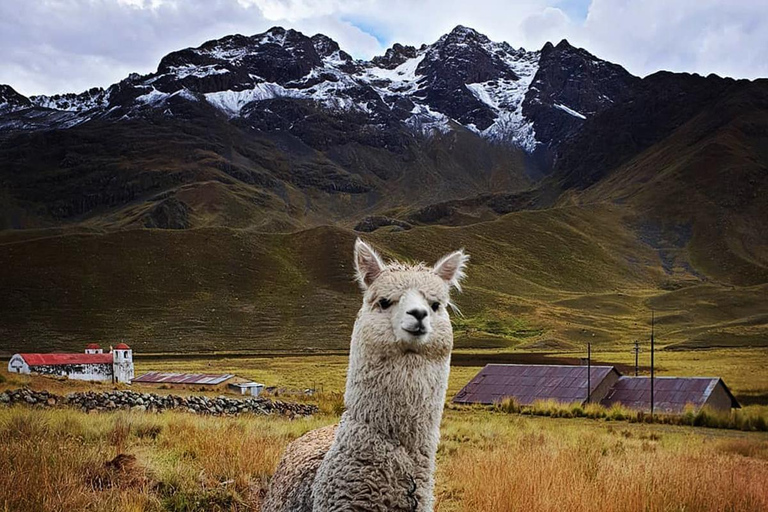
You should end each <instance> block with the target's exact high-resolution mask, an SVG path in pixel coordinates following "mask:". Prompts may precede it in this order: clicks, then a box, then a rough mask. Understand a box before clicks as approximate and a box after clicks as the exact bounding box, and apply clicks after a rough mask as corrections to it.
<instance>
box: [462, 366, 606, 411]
mask: <svg viewBox="0 0 768 512" xmlns="http://www.w3.org/2000/svg"><path fill="white" fill-rule="evenodd" d="M620 376H621V374H620V373H619V372H618V370H616V368H614V367H613V366H592V367H591V370H590V372H589V379H587V367H586V366H569V365H536V364H489V365H486V366H485V368H483V369H482V370H480V373H478V374H477V375H475V377H474V378H473V379H472V380H471V381H469V383H468V384H467V385H466V386H464V388H463V389H462V390H461V391H459V393H458V394H457V395H456V397H455V398H454V399H453V401H454V402H455V403H459V404H493V403H496V402H499V401H501V400H503V399H504V398H507V397H514V398H515V399H516V400H517V401H518V402H519V403H521V404H524V405H529V404H532V403H533V402H535V401H537V400H556V401H558V402H564V403H573V402H580V403H584V402H586V401H587V396H589V399H590V400H591V401H600V400H602V399H603V397H605V395H606V394H607V393H608V390H609V389H610V388H611V386H612V385H613V384H614V383H615V382H616V381H617V380H619V377H620ZM587 381H589V387H590V391H589V394H588V393H587Z"/></svg>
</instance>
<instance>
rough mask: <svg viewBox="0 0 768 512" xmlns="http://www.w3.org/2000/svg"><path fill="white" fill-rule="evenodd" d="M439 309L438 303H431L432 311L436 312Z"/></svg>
mask: <svg viewBox="0 0 768 512" xmlns="http://www.w3.org/2000/svg"><path fill="white" fill-rule="evenodd" d="M438 309H440V303H439V302H433V303H432V311H437V310H438Z"/></svg>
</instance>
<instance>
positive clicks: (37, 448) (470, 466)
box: [0, 348, 768, 512]
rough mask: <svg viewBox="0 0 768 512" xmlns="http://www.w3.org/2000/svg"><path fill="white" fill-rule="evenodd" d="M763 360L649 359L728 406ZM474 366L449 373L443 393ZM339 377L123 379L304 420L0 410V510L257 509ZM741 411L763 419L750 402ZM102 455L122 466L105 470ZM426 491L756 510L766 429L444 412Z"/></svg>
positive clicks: (448, 508) (250, 373) (272, 361)
mask: <svg viewBox="0 0 768 512" xmlns="http://www.w3.org/2000/svg"><path fill="white" fill-rule="evenodd" d="M766 352H768V350H767V349H764V348H763V349H759V348H758V349H739V350H704V351H669V352H667V351H663V352H661V353H659V354H658V359H657V360H658V361H659V371H660V374H662V375H664V374H679V375H702V374H717V375H720V376H722V377H723V378H724V379H725V381H726V382H727V383H728V384H729V385H730V386H731V388H732V389H733V391H734V393H735V394H736V395H737V397H740V398H741V399H742V400H744V397H747V396H756V397H764V396H765V393H766V391H768V375H766V372H765V371H764V370H763V368H764V361H766V360H768V353H766ZM462 355H464V356H465V357H464V358H462V357H461V356H462ZM514 355H515V352H514V351H509V350H506V351H505V350H487V351H471V352H468V351H467V352H465V351H461V350H459V351H457V354H456V357H455V360H456V361H462V360H464V361H474V360H478V361H479V360H481V359H482V360H488V361H492V360H494V358H500V357H503V358H509V357H510V356H514ZM518 355H519V354H518ZM578 355H579V354H578V353H560V354H557V357H571V358H572V357H578ZM470 356H471V357H470ZM549 356H550V357H553V355H552V354H549ZM595 357H596V358H598V359H599V360H600V361H605V362H630V359H629V358H630V357H631V354H627V353H626V352H625V351H616V352H612V351H607V352H597V354H595ZM478 358H479V359H478ZM479 368H480V366H473V365H469V366H454V367H453V368H452V372H451V378H450V385H449V398H450V396H452V395H453V394H454V393H455V392H456V391H458V390H459V389H460V388H461V386H463V385H464V384H465V383H466V381H467V380H468V379H469V378H471V376H473V375H474V374H475V372H476V371H477V370H478V369H479ZM345 369H346V356H344V355H341V354H330V355H315V356H301V357H299V356H292V357H270V358H267V357H263V358H242V357H230V358H226V357H223V358H214V359H210V360H204V359H190V358H177V359H147V360H139V362H138V365H137V371H138V372H143V371H148V370H174V371H207V372H222V371H225V372H232V373H237V374H239V375H243V376H246V377H250V378H253V379H256V380H259V381H262V382H264V383H266V384H267V385H274V386H277V387H278V388H286V389H303V388H306V387H318V388H321V389H322V390H323V391H322V392H321V393H319V394H318V395H316V396H315V397H310V398H305V400H313V401H316V402H318V403H319V405H320V406H321V410H322V411H323V412H322V413H321V414H319V415H318V416H317V417H315V418H311V419H300V420H293V421H291V420H288V419H284V418H264V417H253V416H241V417H237V418H210V417H200V416H195V415H190V414H186V413H177V412H165V413H162V414H147V413H135V412H130V411H128V412H126V411H121V412H114V413H99V414H85V413H82V412H79V411H74V410H39V409H29V408H25V407H18V406H17V407H13V408H0V510H4V511H16V510H25V511H26V510H30V511H56V510H81V509H88V510H95V511H118V510H119V511H161V510H172V511H204V510H205V511H217V510H258V503H259V501H260V499H261V497H262V495H263V492H264V489H265V488H266V486H267V485H268V481H269V477H270V475H271V473H272V471H273V470H274V467H275V465H276V464H277V461H278V459H279V457H280V454H281V452H282V450H283V449H284V447H285V446H286V445H287V443H289V442H290V441H291V440H292V439H295V438H296V437H298V436H300V435H301V434H303V433H304V432H306V431H308V430H310V429H313V428H317V427H319V426H322V425H326V424H329V423H333V422H336V421H338V408H336V407H335V405H336V404H338V401H339V399H340V392H341V391H342V390H343V386H344V374H345ZM3 376H4V378H5V382H2V383H0V390H2V389H7V388H14V387H19V386H29V387H32V388H35V389H48V390H50V391H53V392H56V393H60V394H64V393H67V392H69V391H74V390H82V389H86V388H88V389H93V388H94V387H95V388H105V389H109V388H111V387H112V386H111V385H107V384H101V385H98V384H90V383H83V382H70V381H60V380H53V379H48V378H42V377H34V376H31V377H30V376H16V375H8V374H7V373H4V372H3ZM134 388H139V386H134ZM142 389H146V390H149V389H150V388H142ZM157 392H160V393H188V392H189V391H182V390H174V389H160V390H157ZM748 409H749V410H750V411H759V412H761V413H768V410H766V407H765V406H761V405H749V406H748ZM118 454H128V455H130V456H132V457H135V459H133V458H131V457H129V458H128V459H125V460H124V461H123V462H121V463H112V464H110V463H109V461H113V460H114V459H115V457H116V456H117V455H118ZM436 496H437V508H436V510H437V511H439V512H463V511H467V512H469V511H478V510H483V511H513V510H527V511H532V512H543V511H546V512H549V511H552V512H554V511H559V510H568V511H575V512H580V511H587V510H589V511H598V512H602V511H605V512H624V511H626V512H641V511H642V512H646V511H659V512H662V511H683V510H696V511H703V512H709V511H713V512H714V511H736V512H740V511H744V512H747V511H749V512H751V511H756V510H766V509H768V434H766V433H764V432H740V431H732V430H718V429H703V428H697V427H681V426H671V425H647V424H637V423H627V422H623V421H606V420H592V419H579V418H577V419H562V418H545V417H535V416H533V417H532V416H521V415H517V414H508V413H504V412H498V411H494V410H491V409H489V408H481V407H477V408H466V407H455V406H452V405H448V406H447V408H446V413H445V416H444V421H443V425H442V442H441V445H440V449H439V452H438V470H437V488H436Z"/></svg>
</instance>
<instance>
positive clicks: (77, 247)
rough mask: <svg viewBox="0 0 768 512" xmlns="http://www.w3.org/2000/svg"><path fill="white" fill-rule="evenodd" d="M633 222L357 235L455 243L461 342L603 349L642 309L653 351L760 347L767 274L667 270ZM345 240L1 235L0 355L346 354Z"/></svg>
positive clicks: (392, 243)
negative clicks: (464, 264) (738, 278)
mask: <svg viewBox="0 0 768 512" xmlns="http://www.w3.org/2000/svg"><path fill="white" fill-rule="evenodd" d="M638 230H639V228H637V227H636V226H635V225H634V224H633V217H632V212H631V211H630V210H627V209H623V208H621V207H619V206H616V205H588V206H579V207H562V208H553V209H550V210H543V211H521V212H515V213H511V214H509V215H505V216H503V217H500V218H498V219H495V220H492V221H488V222H482V223H478V224H473V225H469V226H458V227H445V226H421V227H416V228H414V229H411V230H408V231H403V232H390V231H387V230H386V229H382V230H378V231H376V232H375V233H371V234H366V235H364V238H366V239H367V240H369V241H371V242H372V243H373V244H374V245H376V247H378V248H380V249H381V251H382V252H383V253H384V255H385V256H386V257H388V258H397V259H407V260H417V261H418V260H424V261H426V262H429V263H432V262H434V261H435V260H436V259H437V258H439V257H440V256H441V255H443V254H445V253H446V252H448V251H451V250H455V249H456V248H459V247H465V248H466V250H467V252H468V253H469V254H470V255H471V258H472V259H471V263H470V266H469V269H468V278H467V281H466V286H465V291H464V293H462V294H460V295H458V294H457V295H456V297H455V300H456V303H457V304H458V306H459V308H460V309H461V310H462V312H463V314H464V315H463V317H459V316H457V317H455V318H454V328H455V331H456V344H457V347H460V348H466V349H487V348H500V349H510V348H524V349H537V350H538V349H548V350H555V351H569V350H574V349H584V348H585V344H586V343H587V342H591V343H593V346H599V347H603V348H606V349H607V348H614V349H616V348H618V347H620V346H622V345H626V344H628V343H631V342H632V341H633V340H635V339H638V338H640V339H647V337H648V335H649V332H650V326H649V322H650V309H651V308H653V309H654V310H655V311H656V318H657V327H658V329H657V334H658V336H659V340H660V341H661V342H662V344H664V345H672V344H677V345H680V346H683V347H685V348H704V347H723V348H731V347H735V348H738V347H744V346H753V347H754V346H766V343H768V342H766V340H768V335H767V334H768V313H767V312H766V307H765V296H766V293H768V284H765V282H764V281H760V280H759V279H756V280H755V281H754V283H755V284H745V285H741V286H734V285H732V284H731V283H729V282H728V281H727V279H725V278H724V279H709V278H701V277H697V276H696V275H694V274H692V273H691V272H689V271H687V270H686V268H688V267H686V266H685V265H683V264H682V263H681V264H680V265H674V266H672V267H670V266H669V265H668V264H667V263H668V262H667V261H666V259H665V258H666V256H665V254H666V253H665V252H664V251H666V250H667V249H663V250H662V249H660V248H658V247H656V246H655V245H654V244H653V243H651V242H649V241H647V240H645V239H644V238H643V237H642V236H641V235H642V232H640V231H642V230H640V231H638ZM357 235H358V233H355V232H353V231H351V230H348V229H344V228H342V227H335V226H333V227H332V226H324V227H317V228H313V229H311V230H307V231H300V232H296V233H286V234H274V233H272V234H270V233H258V232H255V231H252V230H248V229H232V228H200V229H191V230H141V229H135V230H125V231H117V232H100V231H97V230H93V229H90V230H85V229H84V228H83V229H79V231H78V230H75V229H74V228H73V229H71V230H68V231H64V230H47V231H46V230H40V231H34V230H31V231H3V232H0V248H1V249H2V250H0V287H1V288H2V289H3V293H2V294H0V310H2V311H3V312H4V313H5V314H4V315H2V318H0V337H2V338H3V340H4V343H3V344H2V346H0V356H9V355H10V354H12V353H15V352H23V351H52V350H68V351H69V350H80V349H81V347H82V346H83V345H84V344H85V343H87V342H91V341H98V342H100V343H102V344H103V345H106V346H108V345H110V344H115V343H117V342H119V341H126V342H127V343H129V344H130V345H131V346H132V347H133V348H134V349H135V352H136V353H137V354H138V353H140V354H147V353H178V352H182V351H188V352H197V353H210V352H239V353H250V354H255V353H258V352H272V351H278V350H283V351H292V352H298V351H327V350H345V349H346V348H347V347H348V343H349V333H350V332H351V326H352V322H353V321H354V318H355V313H356V311H357V309H358V308H359V305H360V294H359V290H358V289H357V287H356V286H355V284H354V282H353V278H352V277H353V276H352V268H351V263H352V262H351V256H352V246H353V242H354V238H355V237H356V236H357ZM654 243H655V242H654ZM659 243H661V242H659ZM664 243H666V242H664ZM657 245H658V244H657ZM664 247H666V246H664ZM675 251H676V252H675V254H676V255H677V256H676V258H677V257H679V258H683V259H685V258H684V257H685V254H686V252H685V248H684V247H679V248H677V249H675ZM675 261H677V260H675ZM681 265H682V266H681Z"/></svg>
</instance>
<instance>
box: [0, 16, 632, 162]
mask: <svg viewBox="0 0 768 512" xmlns="http://www.w3.org/2000/svg"><path fill="white" fill-rule="evenodd" d="M573 73H577V74H578V75H579V77H580V80H578V81H573V80H571V81H568V80H565V79H564V77H567V76H571V75H572V74H573ZM582 79H583V80H582ZM637 80H639V79H637V78H636V77H633V76H632V75H630V74H629V73H628V72H626V71H625V70H624V69H623V68H621V67H620V66H617V65H615V64H610V63H607V62H605V61H601V60H600V59H597V58H596V57H594V56H592V55H591V54H589V53H588V52H586V51H585V50H582V49H576V48H573V47H572V46H570V45H569V44H568V43H567V41H563V42H561V43H560V44H558V45H557V46H556V47H555V46H553V45H552V44H549V43H548V44H547V45H546V46H545V47H544V48H543V49H542V50H541V51H528V50H525V49H523V48H519V49H515V48H513V47H512V46H510V45H509V44H508V43H506V42H500V43H499V42H494V41H491V40H490V39H489V38H488V37H487V36H485V35H483V34H480V33H479V32H477V31H475V30H473V29H471V28H467V27H464V26H457V27H456V28H455V29H454V30H453V31H451V32H450V33H448V34H446V35H444V36H442V37H441V38H439V39H438V40H437V41H436V42H435V43H433V44H431V45H422V46H421V47H420V48H415V47H413V46H403V45H401V44H397V43H396V44H394V45H393V46H392V47H391V48H390V49H388V50H387V51H386V53H385V54H384V55H383V56H380V57H374V58H373V59H371V60H370V61H365V60H356V59H353V58H352V57H351V56H350V55H349V54H348V53H346V52H344V51H343V50H342V49H341V48H340V47H339V45H338V43H336V42H335V41H333V40H332V39H331V38H329V37H327V36H325V35H323V34H316V35H314V36H311V37H308V36H306V35H304V34H302V33H301V32H298V31H295V30H292V29H288V30H286V29H284V28H282V27H274V28H272V29H270V30H268V31H266V32H264V33H261V34H256V35H253V36H243V35H231V36H226V37H223V38H221V39H218V40H213V41H208V42H206V43H204V44H203V45H201V46H199V47H197V48H187V49H183V50H179V51H175V52H172V53H170V54H168V55H166V56H165V57H164V58H163V59H162V60H161V61H160V63H159V65H158V68H157V71H156V72H154V73H150V74H148V75H138V74H135V73H134V74H131V75H129V76H128V77H126V78H125V79H124V80H122V81H120V82H119V83H116V84H114V85H112V86H110V87H109V88H107V89H106V90H104V89H101V88H94V89H90V90H88V91H85V92H83V93H80V94H73V93H69V94H60V95H54V96H31V97H29V98H26V97H24V96H23V95H20V94H18V93H17V92H16V91H14V90H13V89H12V88H11V87H10V86H0V131H14V130H39V129H57V128H70V127H73V126H77V125H79V124H82V123H85V122H88V121H91V120H95V119H105V120H109V121H111V122H121V121H126V120H130V119H135V118H146V117H147V116H149V117H152V116H157V115H159V116H170V117H179V118H189V117H194V116H195V115H199V114H200V112H201V111H206V110H207V109H210V108H213V109H214V110H215V111H218V112H219V113H220V114H222V115H224V116H226V117H227V118H228V119H229V120H230V121H232V122H233V123H235V124H238V125H240V126H248V127H250V128H252V129H257V130H261V131H276V130H279V131H287V132H289V133H293V134H295V135H298V136H299V137H300V138H301V137H302V134H303V133H304V132H302V130H301V128H300V127H299V126H296V125H297V124H299V123H306V122H315V121H309V119H311V118H312V117H313V112H314V111H315V110H317V109H319V110H321V111H323V112H325V113H328V114H331V115H332V116H333V118H334V119H335V120H336V121H337V122H338V123H342V124H345V125H348V126H349V128H350V131H352V130H360V129H362V128H365V129H368V130H372V131H375V132H379V133H381V132H392V131H393V130H394V131H397V130H406V131H407V132H410V133H413V134H418V135H427V136H429V135H434V134H438V133H445V132H449V131H452V130H457V129H465V130H469V131H470V132H473V133H476V134H478V135H480V136H481V137H483V138H485V139H487V140H490V141H494V142H500V143H508V144H511V145H515V146H518V147H521V148H523V149H524V150H526V151H527V152H533V151H535V150H536V149H537V148H538V147H539V146H542V145H543V146H544V147H549V146H551V145H552V144H553V142H554V143H556V142H558V141H559V140H561V139H562V138H563V137H564V136H565V135H567V134H569V133H571V132H574V131H576V130H578V128H579V126H580V124H581V123H582V122H583V121H584V120H585V119H586V118H587V116H590V115H594V114H595V113H598V112H600V111H602V110H604V109H605V108H608V107H610V105H612V104H613V103H614V102H616V101H620V100H622V99H623V98H624V97H625V96H626V94H628V93H629V92H630V91H631V86H632V84H633V83H634V82H635V81H637ZM582 82H583V83H582ZM326 122H327V120H326ZM559 125H562V126H564V128H561V129H558V128H557V126H559ZM392 138H393V136H391V135H390V139H392ZM304 139H306V137H304ZM305 142H306V140H305Z"/></svg>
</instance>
